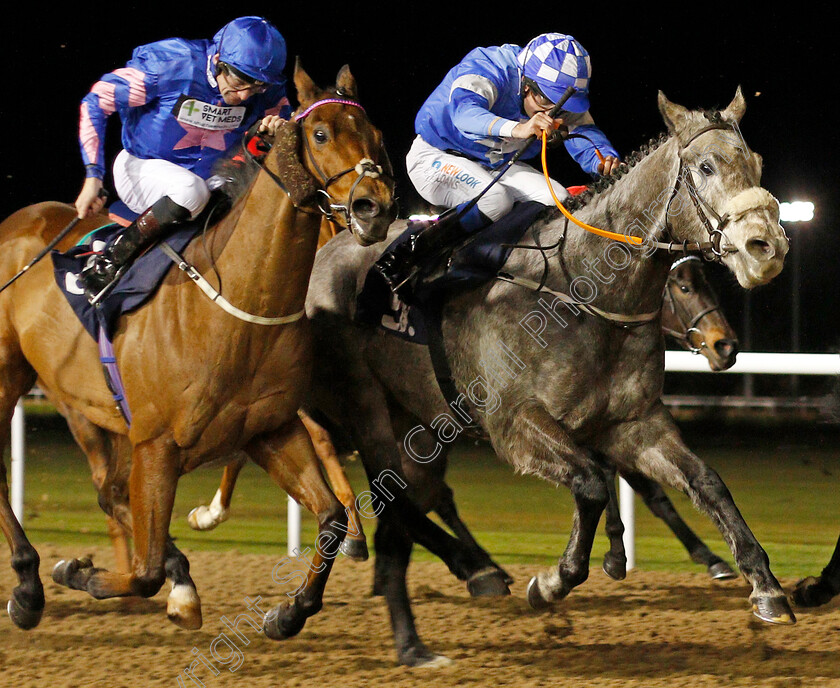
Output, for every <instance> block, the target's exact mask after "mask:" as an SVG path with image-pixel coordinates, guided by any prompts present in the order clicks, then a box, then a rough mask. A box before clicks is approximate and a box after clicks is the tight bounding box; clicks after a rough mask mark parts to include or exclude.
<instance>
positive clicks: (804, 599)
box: [791, 576, 834, 607]
mask: <svg viewBox="0 0 840 688" xmlns="http://www.w3.org/2000/svg"><path fill="white" fill-rule="evenodd" d="M833 597H834V595H832V594H831V591H830V590H827V589H826V588H825V587H824V586H823V585H822V580H821V579H819V578H816V577H814V576H808V577H807V578H803V579H802V580H801V581H799V582H798V583H797V584H796V586H795V587H794V588H793V592H791V598H792V599H793V603H794V604H795V605H796V606H797V607H821V606H822V605H824V604H826V603H827V602H829V601H830V600H831V599H832V598H833Z"/></svg>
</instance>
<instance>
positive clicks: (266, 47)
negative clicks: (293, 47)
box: [213, 17, 286, 84]
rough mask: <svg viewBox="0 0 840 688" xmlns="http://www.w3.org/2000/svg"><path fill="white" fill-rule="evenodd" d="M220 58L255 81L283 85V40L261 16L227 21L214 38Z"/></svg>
mask: <svg viewBox="0 0 840 688" xmlns="http://www.w3.org/2000/svg"><path fill="white" fill-rule="evenodd" d="M213 41H214V42H215V43H216V45H217V46H218V53H219V61H220V62H224V63H225V64H228V65H230V66H231V67H233V68H234V69H236V70H238V71H240V72H242V73H243V74H245V75H246V76H248V77H250V78H251V79H254V80H255V81H262V82H264V83H267V84H282V83H283V82H284V81H285V77H284V76H283V68H284V67H285V66H286V41H285V39H284V38H283V36H282V35H281V34H280V32H279V31H278V30H277V29H276V28H275V27H274V25H273V24H271V23H270V22H269V21H267V20H266V19H263V18H262V17H239V18H238V19H234V20H233V21H232V22H229V23H228V24H226V25H225V26H224V27H222V29H221V30H220V31H219V32H218V33H217V34H216V35H215V36H214V37H213Z"/></svg>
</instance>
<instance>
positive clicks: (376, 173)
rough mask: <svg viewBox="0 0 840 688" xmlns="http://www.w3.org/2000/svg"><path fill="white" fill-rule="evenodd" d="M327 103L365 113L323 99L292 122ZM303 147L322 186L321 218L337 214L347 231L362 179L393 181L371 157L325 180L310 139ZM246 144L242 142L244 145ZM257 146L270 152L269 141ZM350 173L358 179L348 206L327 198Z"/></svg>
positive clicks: (255, 159)
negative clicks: (332, 187) (338, 213)
mask: <svg viewBox="0 0 840 688" xmlns="http://www.w3.org/2000/svg"><path fill="white" fill-rule="evenodd" d="M329 104H337V105H349V106H351V107H356V108H359V109H360V110H361V111H362V112H365V109H364V108H363V107H362V106H361V104H359V103H358V102H356V101H355V100H348V99H345V98H324V99H322V100H318V101H316V102H314V103H312V105H310V106H309V107H307V108H306V109H305V110H304V111H303V112H301V113H299V114H297V115H295V117H294V121H295V122H300V121H301V120H303V119H305V118H306V117H308V116H309V115H310V114H311V113H312V111H313V110H315V109H317V108H319V107H321V106H322V105H329ZM254 136H256V137H260V136H261V135H260V134H259V133H256V134H254ZM302 138H303V145H304V148H305V150H306V155H307V157H308V158H309V162H310V163H311V164H312V167H313V168H314V169H315V172H316V173H317V175H318V177H319V179H318V182H319V183H320V185H321V187H320V188H319V189H318V194H319V195H320V198H319V202H318V204H317V208H318V212H319V213H320V214H321V215H323V216H324V217H325V218H326V219H327V220H330V221H332V220H334V219H335V217H336V211H339V212H340V213H341V215H342V218H343V220H344V226H345V227H346V228H347V229H351V226H352V224H353V221H354V219H355V218H354V216H353V211H352V210H351V208H352V207H353V198H354V195H355V193H356V190H357V189H358V187H359V184H360V183H361V181H362V179H364V178H365V177H371V178H372V179H376V178H377V177H384V178H385V179H389V180H391V181H393V176H392V175H391V173H390V170H389V171H387V172H386V171H385V170H383V169H382V166H381V165H378V164H377V163H375V162H374V161H373V160H371V159H370V158H362V159H361V160H360V161H359V162H357V163H356V164H355V165H354V166H353V167H348V168H347V169H346V170H342V171H341V172H338V173H337V174H334V175H332V176H331V177H327V175H326V174H324V172H323V170H321V168H320V166H319V165H318V163H317V161H316V160H315V156H314V154H313V153H312V148H311V147H310V145H309V139H308V138H307V137H306V136H303V137H302ZM243 143H245V142H243ZM257 147H258V148H259V149H260V151H261V152H263V153H265V152H268V151H269V150H270V149H271V145H270V144H269V143H268V142H264V141H263V142H260V143H258V144H257ZM243 149H244V150H245V153H246V155H247V156H248V157H249V158H250V159H251V160H252V161H253V162H255V163H256V164H257V165H259V167H260V169H261V170H262V171H263V172H265V173H266V174H267V175H268V176H269V177H270V178H271V179H272V180H273V181H274V183H275V184H277V186H279V187H280V188H281V189H282V190H283V192H284V193H285V194H286V195H289V191H288V189H287V188H286V184H285V183H284V182H283V180H282V179H280V177H279V176H278V175H277V174H276V173H274V172H273V171H271V170H270V169H269V168H268V167H267V166H266V165H265V164H264V161H263V160H262V158H261V157H260V156H259V155H257V154H255V153H254V152H253V151H252V150H251V149H250V147H249V146H248V145H247V143H245V145H243ZM351 172H355V173H356V174H357V175H358V177H357V178H356V181H355V182H353V186H352V187H351V188H350V195H349V196H348V199H347V203H337V202H336V201H335V199H334V198H333V197H332V196H331V195H330V192H329V187H330V185H331V184H334V183H335V182H336V181H338V180H339V179H341V178H342V177H344V176H345V175H347V174H350V173H351Z"/></svg>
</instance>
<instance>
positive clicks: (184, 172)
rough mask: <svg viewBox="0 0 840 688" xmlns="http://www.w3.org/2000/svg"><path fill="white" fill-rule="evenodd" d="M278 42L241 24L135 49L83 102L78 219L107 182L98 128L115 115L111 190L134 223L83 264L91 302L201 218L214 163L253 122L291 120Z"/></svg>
mask: <svg viewBox="0 0 840 688" xmlns="http://www.w3.org/2000/svg"><path fill="white" fill-rule="evenodd" d="M285 64H286V43H285V40H284V39H283V36H282V35H281V34H280V32H279V31H278V30H277V29H276V28H275V27H274V26H273V25H272V24H271V23H269V22H268V21H266V20H265V19H263V18H261V17H240V18H238V19H234V20H233V21H231V22H230V23H228V24H226V25H225V26H224V27H223V28H222V29H221V30H220V31H219V32H218V33H217V34H216V35H215V37H214V38H213V40H185V39H181V38H170V39H166V40H162V41H158V42H156V43H151V44H149V45H143V46H140V47H139V48H136V49H135V50H134V52H133V54H132V57H131V60H130V61H129V62H128V63H127V64H126V66H125V67H123V68H121V69H116V70H114V71H113V72H110V73H109V74H106V75H104V76H103V77H102V78H101V79H100V80H99V81H98V82H96V84H94V86H93V88H92V89H91V91H90V93H88V95H87V96H85V98H84V99H83V100H82V105H81V118H80V125H79V140H80V144H81V151H82V159H83V161H84V164H85V169H86V180H85V184H84V186H83V188H82V191H81V193H80V195H79V197H78V199H77V200H76V210H77V212H78V215H79V217H85V216H87V215H90V214H93V213H95V212H98V211H99V210H100V209H101V208H102V205H103V203H104V200H102V199H101V198H100V197H99V192H100V190H101V189H102V179H103V177H104V175H105V162H104V152H105V127H106V123H107V120H108V117H109V116H110V115H112V114H113V113H114V112H119V115H120V119H121V120H122V145H123V150H122V151H121V152H120V153H119V155H118V156H117V158H116V160H115V161H114V167H113V173H114V184H115V186H116V189H117V193H118V195H119V197H120V198H121V199H122V201H123V202H124V203H125V204H126V205H127V206H128V207H129V208H130V209H131V210H133V211H134V212H136V213H139V214H140V215H139V217H138V218H137V219H136V220H135V221H134V222H133V223H132V224H130V225H129V226H128V227H126V228H125V229H124V230H123V231H122V232H120V233H119V234H118V235H117V237H116V239H115V240H114V241H113V242H111V243H110V244H109V245H108V246H106V247H105V249H104V250H103V251H102V252H101V253H98V254H94V255H92V256H91V258H90V259H89V261H88V264H87V265H86V266H85V268H84V270H83V271H82V274H81V275H80V278H81V280H82V282H83V283H84V286H85V289H86V290H87V292H88V294H89V296H90V297H91V298H93V297H95V296H96V295H97V294H98V293H99V292H100V291H101V290H102V289H103V288H105V287H106V286H107V285H108V284H110V283H111V282H112V281H113V280H114V279H115V277H116V276H117V275H118V274H119V272H120V270H121V268H123V266H125V265H127V264H128V263H130V262H131V261H132V260H133V259H134V258H135V257H136V256H137V255H139V254H140V253H141V252H142V251H143V250H144V249H145V248H146V247H147V246H148V245H149V244H150V243H152V242H153V241H154V240H156V239H158V238H160V237H162V236H164V235H166V234H167V233H168V232H169V231H170V230H171V228H172V226H173V225H176V224H178V223H179V222H182V221H184V220H187V219H189V218H191V217H195V216H196V215H198V213H200V212H201V211H202V210H203V209H204V207H205V206H206V205H207V202H208V200H209V198H210V189H209V187H208V184H207V180H208V178H210V177H211V176H212V168H213V165H214V163H215V162H216V161H217V160H219V158H221V157H222V156H224V155H225V154H226V153H227V152H228V150H229V149H230V148H231V147H233V146H234V145H236V144H237V143H238V142H239V141H241V139H242V136H243V134H244V133H245V132H246V131H247V130H248V129H249V128H250V127H251V126H252V125H253V124H255V123H257V122H260V121H261V129H263V130H266V131H268V132H269V133H270V134H273V133H275V132H276V131H277V128H278V127H279V126H280V124H281V123H282V122H283V121H284V120H286V119H288V118H289V115H290V113H291V108H290V106H289V101H288V98H287V97H286V87H285V82H286V80H285V77H284V76H283V68H284V67H285Z"/></svg>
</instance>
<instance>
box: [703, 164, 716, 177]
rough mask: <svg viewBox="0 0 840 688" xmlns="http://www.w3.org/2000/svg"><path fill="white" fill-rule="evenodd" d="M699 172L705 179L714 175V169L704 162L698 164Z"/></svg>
mask: <svg viewBox="0 0 840 688" xmlns="http://www.w3.org/2000/svg"><path fill="white" fill-rule="evenodd" d="M700 171H701V172H702V173H703V174H705V175H706V176H707V177H711V176H712V175H713V174H714V173H715V168H714V167H712V166H711V165H710V164H709V163H708V162H706V161H705V160H704V161H703V162H701V163H700Z"/></svg>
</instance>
